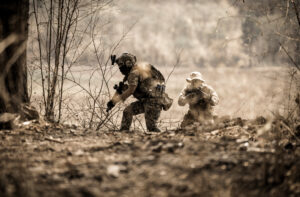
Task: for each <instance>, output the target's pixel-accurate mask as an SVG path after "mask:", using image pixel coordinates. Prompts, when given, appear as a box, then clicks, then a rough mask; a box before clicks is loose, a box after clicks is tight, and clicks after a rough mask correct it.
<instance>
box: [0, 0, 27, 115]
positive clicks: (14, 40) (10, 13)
mask: <svg viewBox="0 0 300 197" xmlns="http://www.w3.org/2000/svg"><path fill="white" fill-rule="evenodd" d="M28 11H29V0H19V1H12V0H1V2H0V113H3V112H12V113H16V112H19V110H20V104H22V103H28V102H29V98H28V92H27V69H26V42H27V38H28V24H27V22H28Z"/></svg>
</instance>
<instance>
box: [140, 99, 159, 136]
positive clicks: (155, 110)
mask: <svg viewBox="0 0 300 197" xmlns="http://www.w3.org/2000/svg"><path fill="white" fill-rule="evenodd" d="M144 106H145V120H146V126H147V129H148V131H154V132H160V130H159V128H157V125H156V124H157V120H158V118H159V116H160V112H161V110H162V106H161V105H160V104H156V103H150V102H145V103H144Z"/></svg>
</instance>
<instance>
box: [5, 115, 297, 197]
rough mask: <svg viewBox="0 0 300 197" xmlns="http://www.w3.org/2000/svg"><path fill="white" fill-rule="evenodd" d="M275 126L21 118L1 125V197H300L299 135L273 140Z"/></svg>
mask: <svg viewBox="0 0 300 197" xmlns="http://www.w3.org/2000/svg"><path fill="white" fill-rule="evenodd" d="M273 126H274V123H269V122H268V121H266V120H265V119H264V118H258V119H256V120H253V121H246V120H241V119H236V120H234V121H228V122H224V124H222V125H221V126H220V127H218V128H213V129H212V128H201V127H197V126H195V127H194V128H190V129H189V130H186V131H182V130H172V131H164V132H162V133H159V134H149V133H144V132H141V131H133V132H130V133H120V132H112V131H94V130H84V129H79V128H76V127H72V126H63V125H53V124H49V123H45V122H43V123H41V122H40V123H38V122H25V123H23V126H22V127H21V128H18V129H14V130H0V144H1V146H0V196H3V197H6V196H25V197H26V196H55V197H58V196H72V197H77V196H299V195H300V169H299V166H300V146H299V142H298V143H297V139H299V138H298V137H297V136H294V138H293V139H292V138H290V139H285V140H280V141H278V140H276V138H272V139H274V140H270V139H271V138H270V136H269V135H271V134H270V132H267V131H266V130H270V128H271V127H273ZM282 132H283V133H282V134H284V135H286V136H288V135H290V134H289V133H288V131H285V130H283V131H282ZM285 132H287V133H285ZM281 139H282V138H281Z"/></svg>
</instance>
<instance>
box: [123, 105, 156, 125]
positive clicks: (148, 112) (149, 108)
mask: <svg viewBox="0 0 300 197" xmlns="http://www.w3.org/2000/svg"><path fill="white" fill-rule="evenodd" d="M161 110H162V106H161V104H158V103H155V102H151V100H143V101H136V102H133V103H131V104H130V105H129V106H128V107H126V108H125V109H124V112H123V117H122V123H121V128H120V130H129V128H130V125H131V122H132V118H133V116H134V115H138V114H142V113H145V120H146V126H147V129H148V130H149V131H156V130H158V128H157V126H156V122H157V120H158V118H159V116H160V112H161Z"/></svg>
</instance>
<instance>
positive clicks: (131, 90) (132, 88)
mask: <svg viewBox="0 0 300 197" xmlns="http://www.w3.org/2000/svg"><path fill="white" fill-rule="evenodd" d="M136 87H137V85H130V84H129V85H128V89H127V90H126V91H125V92H123V93H122V94H121V96H120V97H121V100H122V101H125V100H126V99H127V98H128V97H129V96H130V95H132V94H133V93H134V91H135V89H136Z"/></svg>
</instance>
